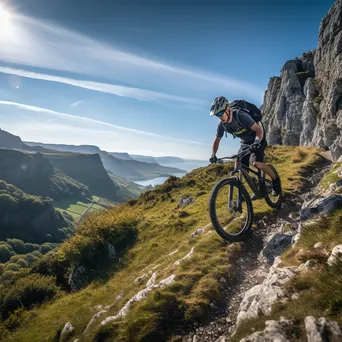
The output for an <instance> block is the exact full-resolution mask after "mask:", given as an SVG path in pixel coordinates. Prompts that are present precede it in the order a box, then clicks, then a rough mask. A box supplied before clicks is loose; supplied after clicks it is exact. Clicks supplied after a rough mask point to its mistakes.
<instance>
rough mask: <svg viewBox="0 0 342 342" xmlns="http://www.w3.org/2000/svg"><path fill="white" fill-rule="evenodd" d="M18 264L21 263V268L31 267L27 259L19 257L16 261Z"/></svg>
mask: <svg viewBox="0 0 342 342" xmlns="http://www.w3.org/2000/svg"><path fill="white" fill-rule="evenodd" d="M16 264H17V265H19V266H20V267H21V268H28V267H29V264H28V262H27V261H26V260H24V259H19V260H18V261H17V262H16Z"/></svg>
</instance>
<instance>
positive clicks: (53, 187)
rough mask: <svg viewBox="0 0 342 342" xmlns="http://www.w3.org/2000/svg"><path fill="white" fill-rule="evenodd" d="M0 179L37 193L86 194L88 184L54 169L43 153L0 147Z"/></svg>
mask: <svg viewBox="0 0 342 342" xmlns="http://www.w3.org/2000/svg"><path fill="white" fill-rule="evenodd" d="M0 164H1V168H0V180H3V181H5V182H7V183H10V184H13V185H15V186H17V187H18V188H20V189H21V190H23V191H25V192H27V193H30V194H33V195H38V196H43V197H51V198H53V199H62V198H67V197H78V198H87V197H89V196H91V193H90V191H89V188H88V187H87V186H85V185H84V184H82V183H80V182H79V181H77V180H75V179H72V178H70V177H68V176H66V175H65V174H64V173H62V172H61V171H59V170H57V169H55V168H54V167H53V165H52V164H51V163H50V162H49V161H48V160H47V159H46V158H44V156H43V155H42V154H40V153H35V154H31V153H26V152H22V151H18V150H12V149H3V148H0Z"/></svg>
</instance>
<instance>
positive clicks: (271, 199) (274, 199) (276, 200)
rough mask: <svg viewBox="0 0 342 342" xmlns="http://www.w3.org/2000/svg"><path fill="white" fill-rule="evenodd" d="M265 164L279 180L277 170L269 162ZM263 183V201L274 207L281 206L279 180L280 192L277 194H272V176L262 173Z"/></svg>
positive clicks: (281, 197) (281, 195)
mask: <svg viewBox="0 0 342 342" xmlns="http://www.w3.org/2000/svg"><path fill="white" fill-rule="evenodd" d="M267 166H268V167H269V168H270V169H271V170H272V171H273V173H274V174H275V175H276V177H277V178H278V179H279V182H280V177H279V175H278V172H277V170H276V169H275V167H274V166H273V165H271V164H267ZM264 183H265V187H266V196H265V201H266V203H267V204H268V205H269V206H270V207H271V208H274V209H279V208H280V207H281V204H282V202H283V194H282V189H281V182H280V193H279V194H278V195H273V194H272V192H273V183H272V178H271V177H270V176H269V175H267V174H266V173H264Z"/></svg>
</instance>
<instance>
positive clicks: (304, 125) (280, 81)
mask: <svg viewBox="0 0 342 342" xmlns="http://www.w3.org/2000/svg"><path fill="white" fill-rule="evenodd" d="M261 109H262V112H263V123H264V126H265V129H266V135H267V139H268V141H269V143H270V144H271V145H275V144H280V145H304V146H316V147H319V148H324V149H326V150H330V151H331V153H332V156H333V158H334V159H335V160H337V159H338V158H339V157H340V156H341V155H342V0H336V1H335V3H334V5H333V6H332V7H331V8H330V10H329V12H328V13H327V15H326V16H325V17H324V18H323V20H322V22H321V25H320V29H319V37H318V46H317V48H316V49H315V50H312V51H308V52H306V53H304V54H303V55H302V56H301V57H300V58H295V59H293V60H289V61H287V62H286V63H285V64H284V66H283V68H282V70H281V75H280V77H272V78H271V79H270V81H269V83H268V88H267V90H266V92H265V95H264V103H263V105H262V107H261Z"/></svg>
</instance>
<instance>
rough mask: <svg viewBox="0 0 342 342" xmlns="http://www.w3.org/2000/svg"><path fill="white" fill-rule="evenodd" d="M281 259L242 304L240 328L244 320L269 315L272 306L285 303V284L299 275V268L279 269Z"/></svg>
mask: <svg viewBox="0 0 342 342" xmlns="http://www.w3.org/2000/svg"><path fill="white" fill-rule="evenodd" d="M279 263H280V257H278V258H276V260H275V261H274V264H273V266H272V267H271V268H270V271H269V273H268V275H267V277H266V279H265V280H264V282H263V283H262V284H260V285H256V286H254V287H252V288H251V289H250V290H248V291H247V292H246V293H245V295H244V298H243V300H242V302H241V304H240V309H239V313H238V316H237V320H236V324H237V325H238V326H239V325H240V324H241V323H242V322H243V321H244V320H246V319H251V318H254V317H257V316H259V315H269V314H270V313H271V309H272V305H273V304H274V303H276V302H279V301H284V300H285V299H286V297H285V291H284V289H283V284H285V283H286V282H287V281H288V280H290V279H291V278H292V277H293V276H294V275H295V274H297V273H298V271H297V267H294V266H293V267H279Z"/></svg>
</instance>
